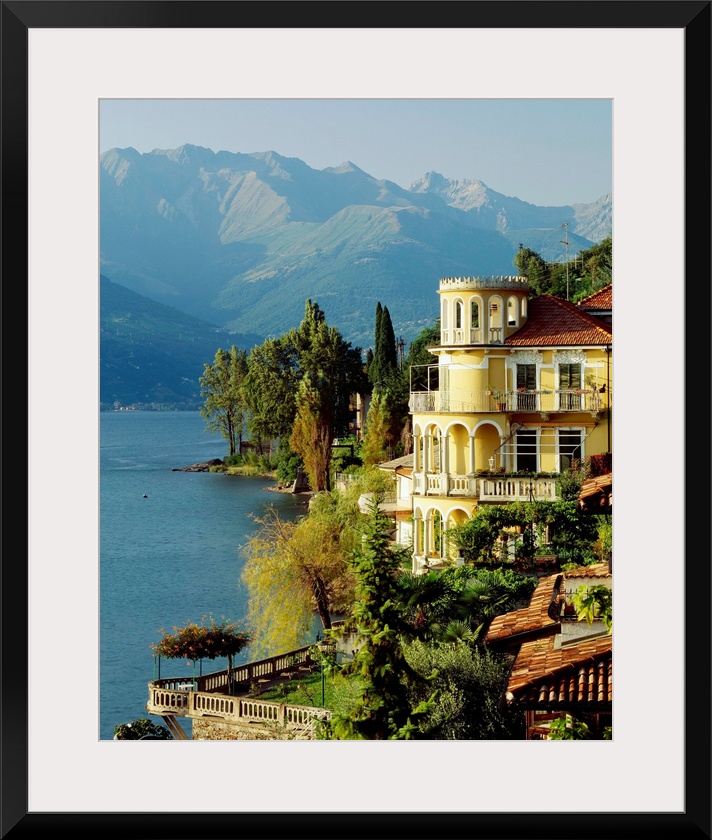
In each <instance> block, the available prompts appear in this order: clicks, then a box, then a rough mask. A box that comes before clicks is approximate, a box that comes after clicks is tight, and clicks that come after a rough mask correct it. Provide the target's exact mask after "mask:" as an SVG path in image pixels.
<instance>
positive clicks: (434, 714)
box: [405, 623, 525, 741]
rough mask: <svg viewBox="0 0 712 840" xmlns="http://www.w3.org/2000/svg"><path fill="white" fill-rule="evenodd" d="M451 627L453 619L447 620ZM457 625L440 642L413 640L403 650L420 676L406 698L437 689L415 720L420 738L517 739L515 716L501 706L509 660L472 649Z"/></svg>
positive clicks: (519, 727) (418, 698) (519, 723)
mask: <svg viewBox="0 0 712 840" xmlns="http://www.w3.org/2000/svg"><path fill="white" fill-rule="evenodd" d="M453 629H454V623H453ZM468 635H471V634H468V630H467V625H466V624H464V623H463V625H462V627H461V633H460V634H459V637H458V636H457V635H456V634H454V633H453V635H452V638H451V639H448V640H447V641H445V642H434V643H427V642H423V641H415V642H413V643H412V644H410V645H408V647H407V648H406V651H405V654H406V658H407V660H408V662H409V664H410V665H411V667H413V669H414V670H415V671H416V672H417V673H419V674H420V675H421V677H423V678H425V677H429V676H430V675H432V674H435V676H434V678H433V679H432V680H429V681H426V680H425V679H423V680H422V681H421V682H420V683H417V682H414V683H413V684H412V689H411V691H412V693H411V698H410V702H411V703H413V704H415V703H419V702H422V701H423V700H425V699H427V697H428V692H431V691H433V690H435V691H437V703H434V704H432V705H431V706H430V707H429V710H428V712H427V713H426V714H425V715H424V716H423V717H422V718H421V721H420V730H421V737H423V738H427V739H429V740H448V741H450V740H495V739H496V740H519V739H522V738H524V736H525V732H524V725H523V719H522V717H521V714H516V713H514V712H512V711H510V710H509V709H508V708H507V706H506V705H504V704H502V697H503V696H504V693H505V691H506V690H507V680H508V677H509V671H510V669H511V658H510V657H508V656H506V655H504V654H495V653H493V652H491V651H488V650H486V649H485V648H481V647H480V648H478V647H475V646H473V645H472V644H470V643H469V642H468V641H467V638H468Z"/></svg>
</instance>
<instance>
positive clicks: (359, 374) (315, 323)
mask: <svg viewBox="0 0 712 840" xmlns="http://www.w3.org/2000/svg"><path fill="white" fill-rule="evenodd" d="M289 340H290V341H291V342H292V343H293V344H294V347H295V348H296V351H297V355H298V360H299V371H300V376H301V381H300V386H299V389H298V391H297V394H296V419H295V423H294V428H293V430H292V435H291V437H290V445H291V447H292V449H293V451H294V452H296V453H298V454H299V455H301V457H302V459H303V461H304V467H305V470H306V472H307V474H308V476H309V480H310V483H311V488H312V490H314V491H316V492H320V491H322V490H329V489H330V472H329V462H330V459H331V444H332V442H333V440H334V437H336V436H337V435H339V434H341V433H342V432H346V431H348V420H349V416H350V415H349V401H350V397H351V394H352V393H353V392H355V391H359V390H361V391H362V390H363V388H364V385H365V378H364V370H363V361H362V359H361V350H360V349H359V348H354V347H352V346H351V344H350V342H347V341H345V340H344V339H343V337H342V336H341V333H340V332H339V331H338V330H337V329H336V328H335V327H329V326H328V325H327V323H326V319H325V317H324V313H323V311H322V310H321V309H320V308H319V305H318V304H317V303H312V301H311V300H307V302H306V306H305V312H304V318H303V320H302V323H301V324H300V325H299V328H298V329H295V330H292V331H291V332H290V334H289Z"/></svg>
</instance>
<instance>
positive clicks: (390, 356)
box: [368, 301, 398, 387]
mask: <svg viewBox="0 0 712 840" xmlns="http://www.w3.org/2000/svg"><path fill="white" fill-rule="evenodd" d="M397 370H398V351H397V350H396V337H395V333H394V332H393V324H392V322H391V315H390V313H389V311H388V307H387V306H385V307H381V302H380V301H379V302H378V304H377V306H376V323H375V330H374V347H373V358H372V359H371V361H370V362H369V364H368V379H369V382H370V383H371V384H372V385H373V386H374V387H377V386H379V387H385V385H386V383H387V382H388V380H389V379H391V378H392V377H393V375H394V374H395V373H396V371H397Z"/></svg>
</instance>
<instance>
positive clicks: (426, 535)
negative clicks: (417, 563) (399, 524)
mask: <svg viewBox="0 0 712 840" xmlns="http://www.w3.org/2000/svg"><path fill="white" fill-rule="evenodd" d="M432 526H433V523H432V519H431V518H430V517H429V516H426V517H425V519H423V554H424V555H425V556H426V557H427V556H428V554H429V553H430V540H431V531H432Z"/></svg>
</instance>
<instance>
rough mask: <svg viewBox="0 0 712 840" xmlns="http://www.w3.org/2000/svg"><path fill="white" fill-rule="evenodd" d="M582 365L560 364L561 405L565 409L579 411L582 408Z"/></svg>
mask: <svg viewBox="0 0 712 840" xmlns="http://www.w3.org/2000/svg"><path fill="white" fill-rule="evenodd" d="M580 389H581V365H580V364H560V365H559V390H560V391H561V392H562V393H560V394H559V407H560V408H561V409H562V410H563V411H578V410H579V409H580V408H581V394H578V393H574V392H576V391H578V390H580Z"/></svg>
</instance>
